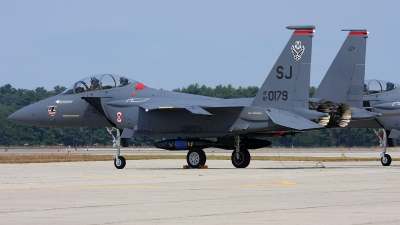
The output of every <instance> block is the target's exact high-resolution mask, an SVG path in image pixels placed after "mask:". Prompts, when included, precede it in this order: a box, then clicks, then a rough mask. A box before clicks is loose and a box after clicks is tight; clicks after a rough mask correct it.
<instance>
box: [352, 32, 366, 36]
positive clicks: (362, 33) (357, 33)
mask: <svg viewBox="0 0 400 225" xmlns="http://www.w3.org/2000/svg"><path fill="white" fill-rule="evenodd" d="M367 34H368V32H367V31H350V33H349V36H357V35H367Z"/></svg>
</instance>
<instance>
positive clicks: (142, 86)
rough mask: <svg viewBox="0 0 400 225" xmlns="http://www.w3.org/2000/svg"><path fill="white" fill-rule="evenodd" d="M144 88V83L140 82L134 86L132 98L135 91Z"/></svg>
mask: <svg viewBox="0 0 400 225" xmlns="http://www.w3.org/2000/svg"><path fill="white" fill-rule="evenodd" d="M145 88H146V85H144V84H142V83H138V84H137V85H136V87H135V90H133V92H132V95H131V97H132V98H133V96H135V94H136V91H138V90H143V89H145Z"/></svg>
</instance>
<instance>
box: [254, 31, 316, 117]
mask: <svg viewBox="0 0 400 225" xmlns="http://www.w3.org/2000/svg"><path fill="white" fill-rule="evenodd" d="M286 28H287V29H290V30H294V31H293V34H292V36H291V38H290V39H289V41H288V43H287V44H286V46H285V48H284V49H283V51H282V53H281V54H280V56H279V58H278V60H277V61H276V63H275V65H274V66H273V67H272V69H271V71H270V73H269V75H268V76H267V78H266V80H265V81H264V83H263V85H262V86H261V88H260V90H259V92H258V93H257V95H256V97H255V98H254V101H253V103H252V104H251V105H252V106H255V107H273V108H278V109H283V110H290V109H293V107H304V108H308V98H309V94H308V93H309V87H310V69H311V51H312V37H313V36H314V29H315V26H288V27H286Z"/></svg>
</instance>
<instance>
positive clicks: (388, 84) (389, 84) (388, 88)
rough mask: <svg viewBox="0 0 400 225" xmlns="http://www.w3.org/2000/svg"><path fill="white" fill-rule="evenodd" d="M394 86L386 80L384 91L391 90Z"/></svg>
mask: <svg viewBox="0 0 400 225" xmlns="http://www.w3.org/2000/svg"><path fill="white" fill-rule="evenodd" d="M394 88H395V87H394V84H393V83H391V82H387V83H386V91H391V90H393V89H394Z"/></svg>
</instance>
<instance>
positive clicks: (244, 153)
mask: <svg viewBox="0 0 400 225" xmlns="http://www.w3.org/2000/svg"><path fill="white" fill-rule="evenodd" d="M234 139H235V145H234V146H235V150H234V151H233V152H232V156H231V160H232V164H233V166H235V167H236V168H246V167H247V166H248V165H249V164H250V160H251V156H250V152H249V150H248V149H247V148H245V147H240V136H239V135H235V137H234Z"/></svg>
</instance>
